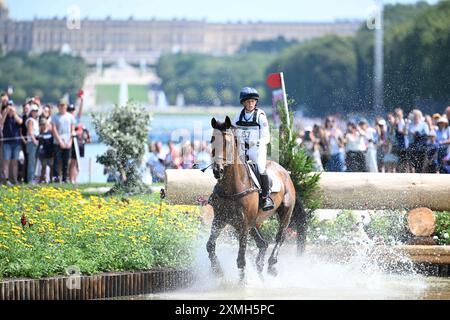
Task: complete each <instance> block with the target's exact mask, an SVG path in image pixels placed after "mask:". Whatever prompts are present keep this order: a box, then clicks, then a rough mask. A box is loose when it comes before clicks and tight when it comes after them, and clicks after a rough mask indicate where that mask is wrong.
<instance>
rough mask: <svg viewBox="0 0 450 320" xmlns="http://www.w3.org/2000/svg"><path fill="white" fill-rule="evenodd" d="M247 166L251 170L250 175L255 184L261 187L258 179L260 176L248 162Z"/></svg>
mask: <svg viewBox="0 0 450 320" xmlns="http://www.w3.org/2000/svg"><path fill="white" fill-rule="evenodd" d="M247 166H248V168H249V171H250V177H251V178H252V180H253V182H254V183H255V186H256V187H257V188H258V189H261V185H260V183H259V181H258V178H256V174H255V172H253V169H252V167H251V166H250V165H249V164H248V163H247Z"/></svg>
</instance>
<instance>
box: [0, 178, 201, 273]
mask: <svg viewBox="0 0 450 320" xmlns="http://www.w3.org/2000/svg"><path fill="white" fill-rule="evenodd" d="M0 198H1V199H2V200H3V201H1V202H0V280H1V279H2V278H10V277H14V278H19V277H27V278H39V277H48V276H55V275H65V274H66V270H67V268H68V267H69V266H76V267H78V268H79V269H80V271H81V273H82V274H95V273H100V272H108V271H131V270H146V269H150V268H155V267H157V268H161V267H164V268H186V267H188V266H189V265H190V264H191V263H192V259H193V257H194V253H195V246H196V243H197V242H196V240H197V239H198V236H199V233H200V231H201V230H202V226H201V222H200V219H199V218H200V211H199V208H198V206H170V205H167V204H165V203H162V204H160V200H158V201H142V200H140V199H137V198H136V197H130V198H126V199H125V198H123V197H120V196H119V197H118V196H115V197H108V198H103V197H96V196H89V197H88V198H85V197H83V196H82V195H81V193H80V191H79V190H76V189H74V190H69V189H67V188H53V187H49V186H44V187H41V186H21V187H14V188H10V187H5V186H0ZM22 215H25V217H26V219H27V224H26V225H25V226H23V227H22V224H21V216H22Z"/></svg>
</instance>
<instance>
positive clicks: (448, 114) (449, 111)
mask: <svg viewBox="0 0 450 320" xmlns="http://www.w3.org/2000/svg"><path fill="white" fill-rule="evenodd" d="M445 117H446V118H447V120H448V121H450V106H448V107H447V108H445Z"/></svg>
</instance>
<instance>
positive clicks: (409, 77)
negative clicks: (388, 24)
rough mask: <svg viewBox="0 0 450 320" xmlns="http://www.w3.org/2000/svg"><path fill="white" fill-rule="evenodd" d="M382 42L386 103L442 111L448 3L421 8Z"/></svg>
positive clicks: (449, 60)
mask: <svg viewBox="0 0 450 320" xmlns="http://www.w3.org/2000/svg"><path fill="white" fill-rule="evenodd" d="M386 42H387V45H386V53H385V56H386V79H387V82H386V90H385V97H386V100H387V102H388V103H389V104H391V105H399V104H400V105H406V106H410V108H411V109H412V108H413V107H414V105H415V104H420V107H421V109H422V110H423V111H425V112H430V113H432V112H435V111H438V112H442V105H443V104H447V103H448V102H449V99H450V98H449V92H450V55H449V52H450V1H448V0H447V1H441V2H439V3H438V4H437V5H435V6H432V7H429V8H428V7H426V6H424V8H422V10H421V13H420V15H418V16H416V17H414V19H413V20H408V21H405V22H404V23H402V24H399V25H398V26H396V27H395V28H393V31H392V33H391V34H390V35H389V37H387V39H386ZM425 100H427V103H426V104H425V105H422V104H423V102H424V101H425ZM430 101H431V102H435V103H436V104H437V105H436V106H434V107H437V108H438V109H437V108H436V109H434V108H433V104H432V103H430Z"/></svg>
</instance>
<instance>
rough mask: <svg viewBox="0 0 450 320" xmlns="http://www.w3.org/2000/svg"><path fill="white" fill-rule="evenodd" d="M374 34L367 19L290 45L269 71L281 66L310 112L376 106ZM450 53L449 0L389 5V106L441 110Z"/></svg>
mask: <svg viewBox="0 0 450 320" xmlns="http://www.w3.org/2000/svg"><path fill="white" fill-rule="evenodd" d="M374 38H375V30H371V29H369V28H368V27H367V25H366V22H364V23H363V24H362V25H361V27H360V29H359V30H358V32H357V33H356V35H355V36H354V37H349V38H344V37H338V36H325V37H322V38H318V39H313V40H311V41H308V42H305V43H302V44H299V45H296V46H290V47H288V48H286V49H285V50H283V51H282V52H281V54H280V56H279V57H278V58H277V59H276V60H275V61H274V63H273V64H271V65H270V66H269V67H268V68H267V70H266V74H267V73H271V72H280V71H283V72H284V74H285V80H286V86H287V88H288V90H289V91H290V92H291V94H292V97H294V98H295V100H296V101H297V102H298V103H299V106H300V107H302V110H303V111H306V113H307V114H308V115H312V116H324V115H327V114H330V113H350V112H361V111H364V112H366V113H367V112H368V111H369V110H372V108H373V91H374V89H373V75H374ZM449 52H450V1H449V0H443V1H440V2H438V3H437V4H436V5H429V4H427V3H426V2H423V1H422V2H418V3H416V4H411V5H402V4H395V5H386V6H385V9H384V67H385V68H384V70H385V77H384V102H385V105H386V107H387V109H393V108H394V107H396V106H398V105H402V106H403V107H404V108H405V109H406V111H409V110H411V109H412V108H414V107H416V106H417V105H418V106H419V107H420V108H421V109H422V110H423V111H424V112H427V113H433V112H442V107H443V106H445V105H447V104H448V103H450V100H449V99H450V97H449V95H448V93H449V92H450V55H449V54H448V53H449ZM369 112H370V111H369ZM373 116H375V115H373Z"/></svg>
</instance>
